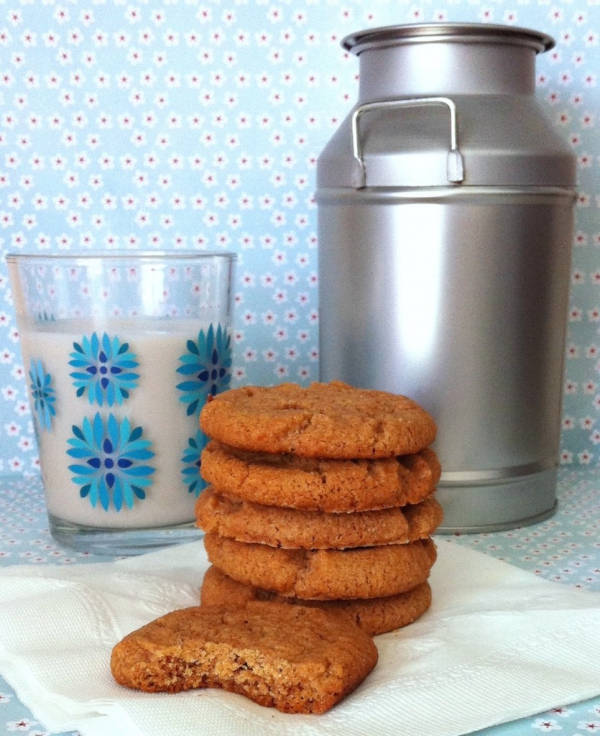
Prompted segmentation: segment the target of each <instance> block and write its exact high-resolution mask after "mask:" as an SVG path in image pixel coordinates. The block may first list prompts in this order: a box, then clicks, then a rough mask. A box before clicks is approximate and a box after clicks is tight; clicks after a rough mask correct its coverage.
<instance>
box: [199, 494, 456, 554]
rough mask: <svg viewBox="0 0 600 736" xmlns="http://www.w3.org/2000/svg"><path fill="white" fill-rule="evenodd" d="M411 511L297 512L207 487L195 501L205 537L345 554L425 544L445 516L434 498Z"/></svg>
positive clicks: (426, 500) (428, 499)
mask: <svg viewBox="0 0 600 736" xmlns="http://www.w3.org/2000/svg"><path fill="white" fill-rule="evenodd" d="M408 508H409V509H410V510H409V512H408V514H407V513H406V512H405V511H404V509H400V508H393V509H384V510H382V511H362V512H361V511H358V512H353V513H346V514H329V513H323V512H322V511H299V510H297V509H286V508H280V507H278V506H262V505H260V504H255V503H248V502H247V501H242V500H239V499H235V498H231V497H227V496H222V495H221V494H218V493H215V491H214V489H213V488H211V487H209V488H207V489H206V490H204V491H203V492H202V494H201V495H200V496H199V498H198V501H197V502H196V516H197V520H198V521H197V523H198V526H200V527H201V528H202V529H204V531H205V532H214V533H216V534H219V535H221V536H222V537H229V538H231V539H236V540H237V541H238V542H250V543H258V544H268V545H270V546H271V547H284V548H286V549H346V548H349V547H373V546H379V545H384V544H404V543H405V542H414V541H415V540H417V539H424V538H426V537H429V536H430V535H431V534H433V532H434V531H435V529H436V528H437V527H438V526H439V524H440V523H441V521H442V518H443V515H444V514H443V511H442V507H441V506H440V504H439V503H438V502H437V501H436V500H435V498H433V496H430V497H429V498H426V499H425V500H424V501H422V502H421V503H420V504H417V505H416V506H411V507H408Z"/></svg>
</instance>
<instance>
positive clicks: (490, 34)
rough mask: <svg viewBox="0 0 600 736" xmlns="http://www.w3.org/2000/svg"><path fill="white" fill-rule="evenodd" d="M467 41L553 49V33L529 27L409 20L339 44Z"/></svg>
mask: <svg viewBox="0 0 600 736" xmlns="http://www.w3.org/2000/svg"><path fill="white" fill-rule="evenodd" d="M465 40H468V41H469V43H504V44H510V45H513V46H515V45H516V46H527V47H529V48H533V49H534V50H535V52H536V53H541V52H543V51H548V50H549V49H551V48H553V47H554V45H555V41H554V39H553V38H552V36H549V35H547V34H546V33H542V32H541V31H535V30H532V29H530V28H518V27H515V26H504V25H496V24H493V23H410V24H407V25H401V26H383V27H381V28H368V29H366V30H363V31H358V32H356V33H351V34H350V35H349V36H346V37H345V38H344V39H342V47H343V48H345V49H346V50H347V51H351V52H352V53H353V54H356V55H357V56H358V54H360V53H361V52H363V51H366V50H367V49H370V48H375V47H376V48H382V47H383V46H397V45H400V44H406V43H432V42H436V41H443V42H445V43H448V42H453V41H454V42H461V41H462V42H464V41H465Z"/></svg>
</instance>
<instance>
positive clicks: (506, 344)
mask: <svg viewBox="0 0 600 736" xmlns="http://www.w3.org/2000/svg"><path fill="white" fill-rule="evenodd" d="M523 194H524V201H521V200H522V197H521V196H520V194H519V192H512V193H507V192H505V191H502V190H501V191H499V192H498V193H497V195H496V196H494V194H493V193H492V192H490V191H488V192H486V193H483V192H473V193H472V194H471V193H470V192H468V191H466V190H460V191H459V192H457V191H456V190H453V189H448V190H447V191H446V195H447V196H446V197H444V192H443V191H438V192H436V195H437V196H436V197H431V198H429V199H428V200H426V201H421V199H422V195H421V193H420V192H419V191H418V190H417V191H415V192H413V197H412V199H411V198H409V196H408V194H407V193H406V192H404V193H403V195H404V196H403V197H397V198H395V201H394V197H393V195H389V196H387V197H386V196H383V197H377V195H376V194H375V193H374V192H370V196H368V197H363V201H361V202H358V201H356V197H355V196H352V193H351V192H350V191H349V190H338V191H337V192H336V193H335V196H334V195H333V194H332V193H331V192H329V193H327V194H322V195H321V196H320V197H319V206H320V207H323V205H324V200H325V201H327V202H328V206H326V207H325V211H326V216H325V217H320V218H319V242H320V243H321V244H322V247H321V249H320V256H319V257H320V265H319V267H320V274H321V290H320V298H321V304H320V312H321V321H320V331H321V377H322V379H323V380H332V379H334V378H336V379H341V380H344V381H347V382H348V383H351V384H354V385H359V386H364V387H367V388H379V389H384V390H388V391H392V392H394V393H401V394H406V395H408V396H411V397H413V398H414V399H416V400H417V401H418V402H419V403H421V404H422V405H423V406H424V407H425V408H426V409H428V411H430V412H431V413H432V414H433V416H434V417H435V418H436V421H437V424H438V428H439V431H438V440H437V441H436V444H435V449H436V451H437V452H438V454H439V456H440V459H441V461H442V466H443V471H444V472H443V475H442V483H441V484H440V488H444V489H447V488H448V489H450V488H452V487H460V488H463V487H466V486H471V487H472V486H473V485H475V486H481V487H485V492H486V494H487V495H490V493H491V495H492V496H493V493H494V492H493V491H491V489H490V488H489V482H490V481H505V480H506V477H507V476H509V477H510V476H511V475H512V474H513V473H512V472H511V470H510V469H511V468H513V467H519V466H524V467H523V468H522V473H521V474H522V475H523V476H529V478H530V479H531V478H532V477H535V475H536V472H543V471H544V470H545V469H546V468H547V462H548V458H553V461H552V462H553V463H556V458H557V454H558V440H559V427H560V399H561V393H562V392H561V384H562V365H563V362H562V361H563V346H564V332H565V314H566V308H567V299H568V283H569V278H568V277H569V272H570V248H569V247H568V244H569V243H570V239H571V230H572V195H570V194H566V193H564V192H562V193H561V192H554V193H549V192H542V193H540V194H539V195H537V196H536V193H535V192H530V191H527V192H524V193H523ZM420 195H421V199H420ZM459 195H460V196H459ZM334 202H335V203H334ZM527 471H528V472H527ZM546 477H549V476H546ZM552 477H553V476H552ZM500 485H502V483H500ZM518 485H519V486H520V487H522V485H523V482H522V481H519V484H518ZM471 491H472V489H471ZM506 491H507V487H506V486H505V487H503V488H502V493H504V494H506ZM444 492H445V491H444ZM552 493H553V491H552V489H550V495H552ZM446 495H447V496H448V497H449V498H450V497H452V498H453V496H452V495H448V494H446ZM513 495H514V494H513ZM544 495H546V496H547V495H548V492H546V494H542V496H544ZM441 497H442V498H443V497H444V496H443V494H442V496H441ZM517 501H519V503H518V505H516V506H515V504H517ZM453 505H454V506H455V507H456V506H457V504H456V502H454V504H453ZM551 505H553V500H552V503H551ZM496 506H497V505H496ZM531 506H532V497H531V495H530V494H526V493H523V492H521V493H520V494H518V493H517V494H516V495H514V498H512V499H511V504H510V506H507V507H506V510H505V511H506V513H505V516H506V514H508V516H509V517H510V516H511V515H516V517H517V518H526V517H529V516H534V515H537V514H539V513H542V512H543V511H544V509H543V508H542V509H537V508H534V509H533V510H531V508H530V507H531ZM533 506H534V507H535V503H533ZM489 508H490V512H491V511H492V510H493V509H494V507H493V506H489ZM445 511H446V522H445V523H444V527H446V524H448V525H449V526H451V527H452V528H458V527H459V526H460V525H461V519H462V520H463V524H464V523H465V520H466V519H468V518H470V516H471V513H472V508H470V510H469V514H465V512H464V509H463V510H460V511H457V514H458V518H453V512H452V509H451V508H446V509H445ZM496 511H497V508H496V509H495V511H494V513H496ZM530 511H531V513H530ZM490 523H492V522H490ZM493 523H507V519H506V518H501V517H496V518H495V519H494V522H493ZM467 525H468V526H473V523H471V522H469V523H468V524H467ZM476 525H477V528H478V529H481V528H482V526H483V524H482V522H481V521H478V522H477V524H476Z"/></svg>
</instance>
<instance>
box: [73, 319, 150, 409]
mask: <svg viewBox="0 0 600 736" xmlns="http://www.w3.org/2000/svg"><path fill="white" fill-rule="evenodd" d="M73 347H74V348H75V352H73V353H71V354H70V356H69V357H70V358H71V360H70V361H69V365H70V366H73V368H76V369H77V370H75V371H73V373H71V374H70V376H71V378H73V385H74V386H75V388H76V389H77V396H83V394H84V393H85V392H86V391H87V394H88V399H89V402H90V404H93V403H94V402H95V403H97V404H98V406H103V404H104V402H106V404H107V405H108V406H113V405H114V404H117V405H119V406H120V405H121V404H122V403H123V401H124V400H125V399H127V398H129V392H130V391H131V390H132V389H134V388H136V387H137V385H138V384H137V381H138V379H139V374H138V373H136V372H135V371H134V369H135V368H137V367H138V365H139V363H138V362H137V360H136V356H135V354H134V353H132V352H130V351H129V343H127V342H123V343H122V342H121V341H120V340H119V338H118V337H113V338H110V337H109V336H108V335H107V334H106V333H104V334H103V335H102V337H101V338H99V337H98V335H97V333H96V332H94V333H92V336H91V338H88V337H86V336H84V337H83V339H82V340H81V344H80V343H77V342H74V343H73Z"/></svg>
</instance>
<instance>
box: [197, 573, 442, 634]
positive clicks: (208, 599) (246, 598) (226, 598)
mask: <svg viewBox="0 0 600 736" xmlns="http://www.w3.org/2000/svg"><path fill="white" fill-rule="evenodd" d="M252 601H273V602H274V603H288V604H294V605H300V606H314V607H316V608H321V609H323V610H325V611H330V612H332V613H338V614H339V615H345V616H348V617H349V618H350V619H351V620H352V621H353V622H354V623H355V624H356V625H357V626H359V627H360V628H361V629H362V630H363V631H364V632H366V633H367V634H369V635H370V636H376V635H377V634H384V633H386V632H387V631H394V630H395V629H400V628H402V627H403V626H408V624H411V623H412V622H413V621H415V620H416V619H417V618H419V616H421V614H423V613H424V612H425V611H426V610H427V609H428V608H429V607H430V606H431V588H430V587H429V583H421V584H420V585H417V587H416V588H413V589H412V590H409V591H407V592H406V593H399V594H398V595H391V596H388V597H386V598H364V599H354V600H345V601H344V600H336V601H315V600H303V599H301V598H285V597H284V596H281V595H277V593H273V592H271V591H269V590H264V589H263V588H253V587H252V586H250V585H244V584H243V583H238V582H237V581H236V580H233V579H232V578H230V577H228V576H227V575H225V573H222V572H221V571H220V570H218V569H217V568H216V567H214V566H212V565H211V567H209V568H208V570H207V571H206V573H205V575H204V579H203V581H202V588H201V603H202V605H203V606H211V605H220V604H225V603H226V604H228V605H231V606H245V605H246V604H247V603H250V602H252Z"/></svg>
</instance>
